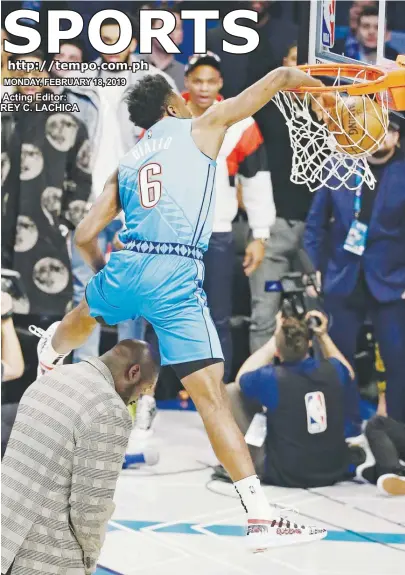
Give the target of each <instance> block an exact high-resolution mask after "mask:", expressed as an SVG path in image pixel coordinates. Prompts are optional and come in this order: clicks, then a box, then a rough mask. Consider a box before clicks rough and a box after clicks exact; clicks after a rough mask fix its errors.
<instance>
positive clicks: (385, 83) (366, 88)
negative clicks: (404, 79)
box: [287, 64, 405, 96]
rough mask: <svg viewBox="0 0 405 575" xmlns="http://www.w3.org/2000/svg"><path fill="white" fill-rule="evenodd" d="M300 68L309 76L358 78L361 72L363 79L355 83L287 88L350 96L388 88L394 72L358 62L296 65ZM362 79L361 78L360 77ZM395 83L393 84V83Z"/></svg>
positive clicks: (297, 91) (303, 91)
mask: <svg viewBox="0 0 405 575" xmlns="http://www.w3.org/2000/svg"><path fill="white" fill-rule="evenodd" d="M298 68H299V69H300V70H303V71H304V72H307V73H308V74H310V75H311V76H330V77H336V76H339V75H341V76H343V77H344V78H358V77H359V74H363V77H364V81H362V82H361V83H360V82H359V83H357V84H345V85H340V86H321V87H319V88H318V87H316V88H313V87H309V86H302V87H301V88H296V89H295V90H287V91H289V92H296V93H301V94H302V93H305V92H309V93H311V94H321V93H324V92H345V93H347V94H349V95H351V96H359V95H362V94H375V93H376V92H381V91H383V90H388V89H389V88H391V87H392V85H393V83H392V82H391V78H393V77H394V76H395V74H396V71H394V72H391V73H389V72H386V71H385V70H382V69H381V68H376V67H374V66H361V65H360V64H313V65H309V64H305V65H303V66H298ZM404 75H405V74H404ZM362 80H363V78H362ZM394 85H395V84H394Z"/></svg>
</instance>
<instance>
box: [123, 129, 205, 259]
mask: <svg viewBox="0 0 405 575" xmlns="http://www.w3.org/2000/svg"><path fill="white" fill-rule="evenodd" d="M191 127H192V120H191V119H190V120H189V119H184V120H181V119H177V118H164V119H163V120H160V121H159V122H158V123H157V124H155V125H154V126H152V128H151V129H150V130H148V131H147V132H146V134H145V135H144V137H143V138H142V140H140V142H138V143H137V144H136V146H134V147H133V148H132V150H131V151H130V152H129V153H128V154H126V156H124V158H123V159H122V160H121V162H120V166H119V172H118V174H119V175H118V179H119V192H120V199H121V205H122V208H123V210H124V213H125V221H126V227H127V230H126V231H124V232H123V233H122V234H121V236H120V239H121V241H122V242H123V243H124V244H128V243H129V242H133V241H139V240H144V241H149V242H158V243H161V244H163V243H172V244H179V245H187V246H194V247H198V248H200V249H201V250H202V251H205V250H206V249H207V247H208V242H209V239H210V236H211V232H212V221H213V213H214V206H215V197H214V196H215V185H214V182H215V166H216V162H215V161H214V160H211V159H210V158H208V156H205V155H204V154H203V153H202V152H201V151H200V150H199V149H198V148H197V146H196V144H195V142H194V140H193V138H192V136H191Z"/></svg>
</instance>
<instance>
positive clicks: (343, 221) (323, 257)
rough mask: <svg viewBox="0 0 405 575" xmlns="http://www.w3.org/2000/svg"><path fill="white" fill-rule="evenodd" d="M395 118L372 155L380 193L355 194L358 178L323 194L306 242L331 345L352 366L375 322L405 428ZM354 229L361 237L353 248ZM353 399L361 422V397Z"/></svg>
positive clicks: (404, 164) (402, 204)
mask: <svg viewBox="0 0 405 575" xmlns="http://www.w3.org/2000/svg"><path fill="white" fill-rule="evenodd" d="M393 118H394V119H392V120H391V122H390V124H389V129H388V134H387V136H386V138H385V140H384V142H383V144H382V145H381V147H380V149H379V150H378V151H377V152H375V154H373V156H370V157H368V162H369V164H370V167H371V170H372V172H373V174H374V176H375V178H376V187H375V189H374V190H371V189H369V188H368V187H367V185H366V184H363V185H362V186H361V187H360V188H358V189H357V190H356V192H355V191H353V188H355V185H356V182H355V176H352V177H351V180H349V181H348V186H349V187H350V188H352V189H349V188H346V187H340V188H339V189H336V190H331V189H330V188H327V187H324V188H321V189H320V190H319V191H318V192H317V193H316V195H315V197H314V201H313V203H312V206H311V210H310V213H309V215H308V219H307V227H306V231H305V238H304V244H305V249H306V250H307V252H308V255H309V257H310V258H311V260H312V263H313V265H314V267H315V269H316V270H318V272H322V274H323V275H322V285H323V292H324V294H325V301H324V305H325V310H326V311H327V312H328V313H329V314H331V316H332V317H333V322H332V325H331V331H330V333H331V336H332V338H333V340H334V341H335V342H336V344H337V346H338V347H339V349H340V350H341V351H342V353H343V354H344V355H345V357H346V358H347V359H348V360H349V362H350V363H351V365H354V355H355V352H356V343H357V336H358V333H359V330H360V328H361V326H362V325H363V323H364V320H365V318H366V316H370V318H371V320H372V322H373V326H374V331H375V335H376V339H377V342H378V344H379V349H380V352H381V356H382V359H383V361H384V365H385V371H386V377H387V389H386V403H387V412H388V415H389V416H391V417H392V418H394V419H396V420H397V421H402V422H405V385H404V359H403V358H404V350H405V299H404V298H405V249H404V246H405V226H404V214H405V194H404V193H403V190H404V174H405V159H404V157H403V154H402V152H401V150H400V148H399V147H397V145H398V141H399V126H398V124H397V123H396V120H395V117H393ZM331 184H332V187H333V186H334V182H333V179H332V182H331ZM336 187H338V185H337V182H336ZM351 230H352V231H353V230H354V231H356V230H357V235H358V236H359V238H360V239H359V242H358V244H356V245H353V242H352V240H351V238H352V237H353V235H352V234H349V232H350V231H351ZM348 401H350V403H351V405H350V407H349V408H350V409H351V410H352V412H353V414H354V417H355V418H356V419H359V415H358V405H357V403H356V402H357V396H353V397H351V398H348Z"/></svg>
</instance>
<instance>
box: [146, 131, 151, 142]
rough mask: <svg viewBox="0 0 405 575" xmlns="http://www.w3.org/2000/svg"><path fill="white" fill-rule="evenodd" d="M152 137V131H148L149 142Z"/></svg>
mask: <svg viewBox="0 0 405 575" xmlns="http://www.w3.org/2000/svg"><path fill="white" fill-rule="evenodd" d="M151 137H152V130H148V134H147V138H148V140H150V139H151Z"/></svg>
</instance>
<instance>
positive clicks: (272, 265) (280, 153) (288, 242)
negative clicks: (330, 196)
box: [250, 44, 312, 352]
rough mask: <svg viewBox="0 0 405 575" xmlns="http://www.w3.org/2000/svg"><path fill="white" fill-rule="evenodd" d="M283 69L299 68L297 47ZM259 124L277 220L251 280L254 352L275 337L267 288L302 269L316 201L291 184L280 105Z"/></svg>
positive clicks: (272, 296)
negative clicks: (300, 259) (302, 249)
mask: <svg viewBox="0 0 405 575" xmlns="http://www.w3.org/2000/svg"><path fill="white" fill-rule="evenodd" d="M283 65H284V66H296V65H297V46H296V44H293V45H292V46H290V47H289V48H288V50H287V51H286V53H285V57H284V59H283ZM256 121H257V123H258V125H259V128H260V131H261V133H262V134H263V139H264V145H265V149H266V152H267V161H268V166H269V169H270V174H271V179H272V184H273V196H274V203H275V206H276V215H277V217H276V221H275V223H274V225H273V227H272V228H271V234H270V241H269V242H268V244H267V246H266V253H265V257H264V260H263V263H262V265H261V266H260V268H259V269H258V270H257V271H256V272H255V273H254V274H252V276H251V277H250V288H251V291H252V293H254V294H255V296H254V297H255V298H257V302H254V303H255V304H256V305H255V306H254V308H253V312H252V322H251V325H250V349H251V352H254V351H256V350H258V349H259V348H260V347H262V346H263V345H264V344H265V343H266V342H267V341H268V340H269V339H270V337H271V336H272V335H273V333H274V330H275V326H276V322H275V317H276V314H277V311H278V309H279V306H280V294H278V293H270V292H269V293H266V292H265V291H264V285H265V282H266V281H268V280H279V279H280V277H281V276H282V274H284V273H286V272H289V271H297V269H299V262H298V261H297V251H298V249H299V247H300V245H301V242H302V237H303V233H304V229H305V219H306V217H307V214H308V210H309V207H310V205H311V199H312V195H311V192H310V190H309V188H308V187H307V186H305V185H297V184H293V183H292V182H291V180H290V175H291V167H292V150H291V145H290V136H289V133H288V128H287V126H286V123H285V119H284V117H283V115H282V114H281V112H280V111H279V109H278V108H277V106H276V104H275V103H274V102H269V104H267V105H266V106H265V107H264V108H263V109H262V110H260V111H259V112H258V113H257V114H256Z"/></svg>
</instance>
